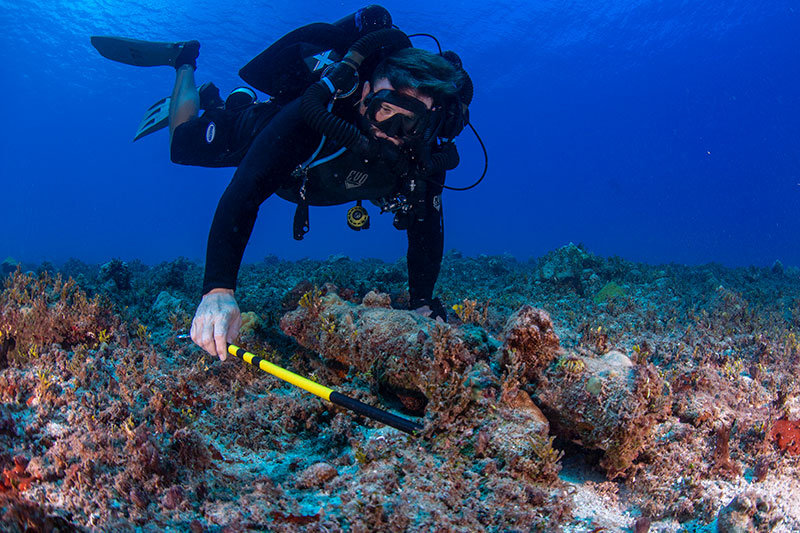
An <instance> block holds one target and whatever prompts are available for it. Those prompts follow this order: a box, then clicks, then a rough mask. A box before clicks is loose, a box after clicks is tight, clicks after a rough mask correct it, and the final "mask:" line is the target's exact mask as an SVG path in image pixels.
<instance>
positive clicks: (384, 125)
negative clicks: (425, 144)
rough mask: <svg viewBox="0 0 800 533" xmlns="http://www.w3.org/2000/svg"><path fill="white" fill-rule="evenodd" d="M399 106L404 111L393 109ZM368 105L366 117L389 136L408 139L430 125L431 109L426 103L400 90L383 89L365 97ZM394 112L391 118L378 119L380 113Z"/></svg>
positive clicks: (419, 133)
mask: <svg viewBox="0 0 800 533" xmlns="http://www.w3.org/2000/svg"><path fill="white" fill-rule="evenodd" d="M387 104H391V106H395V107H399V108H401V109H402V110H403V112H400V111H398V110H397V109H393V108H392V107H391V106H388V105H387ZM364 105H365V106H366V107H367V112H366V117H367V119H368V120H369V121H370V123H371V124H372V125H374V126H375V127H376V128H378V129H379V130H381V131H382V132H383V133H385V134H386V135H388V136H389V137H395V138H397V139H408V138H413V137H417V136H419V135H421V134H422V133H423V132H424V131H425V128H426V127H427V125H428V122H429V118H430V110H429V109H428V108H427V106H426V105H425V104H423V103H422V102H420V101H419V100H417V99H416V98H413V97H411V96H408V95H405V94H402V93H401V92H399V91H393V90H390V89H382V90H380V91H377V92H374V93H370V94H368V95H367V96H366V97H365V98H364ZM381 109H383V111H384V112H385V113H393V114H392V115H391V116H390V117H389V118H387V119H384V120H381V121H378V119H377V116H378V113H379V112H380V111H381Z"/></svg>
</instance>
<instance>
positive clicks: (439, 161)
mask: <svg viewBox="0 0 800 533" xmlns="http://www.w3.org/2000/svg"><path fill="white" fill-rule="evenodd" d="M460 162H461V158H460V157H459V155H458V150H457V149H456V145H455V143H444V144H443V145H442V151H441V152H439V153H436V154H433V155H432V156H431V160H430V163H428V165H427V166H426V168H425V169H426V170H427V174H428V175H433V174H439V173H441V172H445V171H448V170H453V169H454V168H456V167H457V166H458V164H459V163H460Z"/></svg>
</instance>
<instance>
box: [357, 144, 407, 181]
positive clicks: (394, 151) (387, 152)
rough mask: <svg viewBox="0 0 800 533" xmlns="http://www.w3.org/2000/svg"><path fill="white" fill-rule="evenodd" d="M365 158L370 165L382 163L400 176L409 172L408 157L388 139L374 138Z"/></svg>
mask: <svg viewBox="0 0 800 533" xmlns="http://www.w3.org/2000/svg"><path fill="white" fill-rule="evenodd" d="M364 158H365V159H366V160H367V162H370V163H380V164H383V165H385V166H386V167H387V168H389V169H390V170H391V171H392V172H393V173H395V174H397V175H398V176H400V175H403V174H405V173H406V172H408V170H409V161H408V155H407V154H406V153H405V152H404V151H403V150H402V149H400V148H399V147H398V146H397V145H396V144H394V143H393V142H391V141H390V140H388V139H386V138H380V137H373V138H371V139H370V140H369V144H368V146H367V148H366V150H365V153H364Z"/></svg>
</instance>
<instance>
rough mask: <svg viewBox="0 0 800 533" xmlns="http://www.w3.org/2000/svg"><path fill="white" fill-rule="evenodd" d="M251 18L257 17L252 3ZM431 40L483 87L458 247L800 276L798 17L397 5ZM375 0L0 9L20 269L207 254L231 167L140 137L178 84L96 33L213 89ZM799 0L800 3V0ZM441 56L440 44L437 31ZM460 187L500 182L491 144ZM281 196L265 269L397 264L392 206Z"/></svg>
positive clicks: (0, 220) (4, 170) (744, 9)
mask: <svg viewBox="0 0 800 533" xmlns="http://www.w3.org/2000/svg"><path fill="white" fill-rule="evenodd" d="M234 4H235V5H234ZM383 5H385V6H386V7H387V8H388V9H389V10H390V11H391V12H392V14H393V17H394V20H395V22H396V23H397V24H398V25H399V26H400V27H401V28H402V29H404V30H405V31H407V32H409V33H411V32H433V33H435V34H436V35H437V36H438V37H439V39H440V40H441V42H442V43H443V45H444V46H445V47H446V48H451V49H453V50H456V51H457V52H458V53H459V54H460V55H461V57H462V59H463V61H464V64H465V66H466V67H467V69H468V71H469V73H470V74H471V76H472V78H473V80H474V82H475V87H476V94H475V100H474V104H473V105H472V109H471V112H472V121H473V123H474V125H475V126H476V128H478V130H479V132H480V133H481V135H482V136H483V138H484V141H485V142H486V145H487V147H488V149H489V155H490V170H489V175H488V177H487V178H486V180H485V181H484V183H483V184H481V185H480V186H479V188H477V189H475V190H472V191H469V192H463V193H454V192H448V193H446V194H445V198H444V202H445V226H446V247H447V248H458V249H460V250H462V251H463V252H465V253H466V254H480V253H487V254H499V253H504V252H508V253H511V254H514V255H515V256H517V257H519V258H522V259H526V258H528V257H530V256H539V255H541V254H543V253H545V252H547V251H548V250H551V249H553V248H555V247H558V246H561V245H563V244H566V243H568V242H570V241H572V242H575V243H578V242H582V243H584V244H585V245H586V247H587V248H588V249H589V250H590V251H592V252H594V253H598V254H602V255H612V254H616V255H621V256H623V257H625V258H627V259H631V260H639V261H645V262H650V263H657V262H672V261H674V262H681V263H690V264H695V263H705V262H709V261H716V262H721V263H724V264H728V265H749V264H756V265H770V264H772V262H773V261H775V260H776V259H780V260H781V261H782V262H783V263H784V264H786V265H800V242H799V241H800V238H799V237H798V236H799V235H800V219H799V218H798V213H800V148H799V147H800V37H798V36H800V31H798V28H800V20H799V19H800V6H798V5H797V3H796V2H792V1H785V0H774V1H770V2H755V1H752V0H748V1H743V0H736V1H727V2H721V1H718V0H713V1H708V2H696V1H682V2H681V1H677V0H674V1H669V2H667V1H619V0H618V1H609V2H595V1H586V0H582V1H571V2H546V1H535V2H534V1H529V2H501V1H492V2H475V3H473V4H469V3H468V2H464V1H458V2H456V1H451V0H447V1H440V2H421V1H416V0H409V1H403V2H399V1H387V2H384V4H383ZM360 6H361V4H360V3H359V2H351V1H342V2H322V1H317V0H315V1H307V2H298V3H294V2H253V1H242V2H236V3H233V2H224V1H217V2H210V1H207V0H197V1H192V2H178V1H174V0H166V1H162V2H156V1H144V0H139V1H134V2H131V1H127V0H126V1H122V0H104V1H97V0H82V1H77V0H69V1H67V0H54V1H51V2H34V1H31V0H14V1H13V2H10V1H8V0H3V1H2V2H0V20H2V27H3V31H2V32H0V54H1V55H0V57H2V58H3V61H2V66H0V69H2V83H1V84H0V101H2V102H3V103H4V104H5V106H4V113H3V127H2V130H1V131H0V150H2V158H0V161H1V163H0V165H2V166H0V175H1V176H2V178H0V179H1V180H2V189H0V198H2V207H0V259H2V258H3V257H5V256H13V257H14V258H15V259H17V260H21V261H41V260H51V261H61V260H64V259H67V258H69V257H77V258H79V259H83V260H85V261H91V262H101V261H106V260H108V259H109V258H111V257H120V258H122V259H124V260H129V259H134V258H140V259H143V260H144V261H146V262H157V261H162V260H170V259H173V258H175V257H177V256H187V257H189V258H193V259H202V258H203V257H204V255H205V242H206V237H207V233H208V228H209V225H210V223H211V218H212V216H213V213H214V209H215V207H216V203H217V201H218V199H219V196H220V194H221V193H222V191H223V190H224V188H225V186H226V184H227V182H228V180H229V179H230V176H231V175H232V169H221V170H218V169H217V170H208V169H200V168H190V167H180V166H176V165H173V164H171V163H169V160H168V153H167V135H166V133H165V132H160V133H159V134H156V135H152V136H150V137H148V138H145V139H143V140H141V141H138V142H136V143H135V144H134V143H132V142H131V139H132V138H133V134H134V132H135V130H136V127H137V125H138V123H139V120H140V118H141V115H142V113H143V112H144V110H145V109H146V108H147V107H148V106H149V105H150V104H151V103H153V102H155V101H156V100H158V99H159V98H161V97H162V96H165V95H167V94H168V93H169V92H170V89H171V85H172V81H173V80H172V77H173V76H172V74H173V73H172V71H171V70H170V69H169V68H166V67H160V68H150V69H143V68H135V67H129V66H126V65H121V64H117V63H114V62H111V61H108V60H106V59H104V58H102V57H100V56H99V55H98V54H97V53H96V52H95V50H94V49H93V48H91V46H90V44H89V36H90V35H92V34H118V35H125V36H130V37H138V38H148V39H159V40H173V39H187V38H196V39H199V40H200V41H201V42H202V43H203V48H202V50H201V56H200V59H199V70H198V72H197V77H198V82H202V81H206V80H213V81H214V82H215V83H216V84H217V85H218V86H219V87H220V88H222V89H223V92H226V91H228V90H230V89H232V88H233V87H235V86H236V85H238V84H239V81H238V79H237V77H236V76H237V71H238V69H239V67H241V66H242V65H243V64H244V63H246V62H247V61H248V60H249V59H250V58H251V57H253V56H254V55H256V54H257V53H258V52H260V51H261V50H262V49H263V48H264V47H265V46H266V45H268V44H269V43H270V42H271V41H273V40H274V39H276V38H278V37H280V36H281V35H283V34H284V33H286V32H287V31H289V30H291V29H293V28H294V27H296V26H299V25H302V24H304V23H307V22H311V21H332V20H335V19H337V18H339V17H341V16H343V15H345V14H347V13H348V12H351V11H354V10H355V9H357V8H358V7H360ZM794 6H797V7H794ZM415 43H416V44H417V45H419V46H425V47H427V46H428V43H427V42H426V41H425V40H415ZM459 146H460V150H461V153H462V164H461V166H460V167H459V168H458V169H457V170H456V171H454V172H451V173H450V174H449V175H448V183H450V184H453V185H466V184H469V183H471V182H472V181H473V180H474V179H475V178H476V177H477V176H478V175H479V174H480V171H481V170H482V164H483V162H482V155H481V153H480V150H479V148H478V145H477V143H476V142H475V140H474V138H473V137H472V136H471V134H468V133H465V134H463V135H462V137H461V138H460V140H459ZM346 209H347V206H340V207H332V208H317V209H312V213H311V217H312V218H311V225H312V229H311V233H309V234H308V236H307V237H306V240H305V241H303V242H301V243H297V242H295V241H294V240H292V238H291V216H292V213H293V206H292V205H291V204H288V203H286V202H284V201H283V200H280V199H278V198H271V199H270V200H268V201H267V203H265V204H264V205H263V206H262V209H261V213H260V215H259V220H258V222H257V225H256V230H255V232H254V234H253V237H252V239H251V241H250V245H249V247H248V251H247V253H246V255H245V261H258V260H260V259H261V258H263V257H264V256H265V255H267V254H271V253H273V254H277V255H279V256H282V257H288V258H299V257H304V256H310V257H323V258H324V257H326V256H328V255H330V254H336V253H343V254H347V255H350V256H351V257H363V256H370V257H380V258H383V259H387V260H393V259H396V258H398V257H401V256H403V255H404V254H405V247H406V241H405V235H404V234H403V233H401V232H398V231H396V230H394V229H393V228H392V227H391V219H390V216H389V215H384V216H382V217H379V216H378V213H377V211H378V210H377V209H372V215H373V224H372V226H373V227H372V229H370V230H369V231H366V232H359V233H355V232H352V231H351V230H349V229H348V228H347V227H346V225H345V218H344V217H345V212H346Z"/></svg>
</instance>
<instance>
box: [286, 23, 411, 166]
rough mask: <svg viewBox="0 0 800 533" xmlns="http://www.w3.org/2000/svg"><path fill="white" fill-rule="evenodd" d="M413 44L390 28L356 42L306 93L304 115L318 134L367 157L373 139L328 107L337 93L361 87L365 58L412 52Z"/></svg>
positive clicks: (404, 35)
mask: <svg viewBox="0 0 800 533" xmlns="http://www.w3.org/2000/svg"><path fill="white" fill-rule="evenodd" d="M410 46H411V41H409V39H408V36H407V35H406V34H405V33H403V32H402V31H400V30H397V29H394V28H387V29H383V30H378V31H374V32H372V33H369V34H367V35H365V36H364V37H362V38H360V39H359V40H358V41H356V42H355V43H354V44H353V46H351V47H350V50H348V52H347V54H346V55H345V57H344V58H343V59H342V61H340V62H339V63H336V64H335V65H332V66H331V67H330V70H328V71H326V72H325V75H324V77H323V78H322V79H321V80H320V81H318V82H316V83H314V84H313V85H311V87H309V88H308V89H306V92H305V93H303V97H302V100H301V102H300V112H301V113H302V115H303V119H304V120H305V121H306V123H307V124H308V125H309V126H311V127H312V128H313V129H314V130H316V131H318V132H319V133H321V134H323V135H325V136H326V137H328V138H329V139H331V140H332V141H334V142H336V143H338V144H340V145H342V146H344V147H345V148H347V149H348V150H352V151H355V152H359V153H363V152H365V151H366V150H367V147H368V145H369V139H368V138H367V137H366V136H365V135H363V134H362V133H361V131H360V130H359V129H358V128H357V127H356V126H355V125H353V124H351V123H349V122H347V121H346V120H343V119H341V118H339V117H337V116H336V115H334V114H332V113H331V112H330V111H328V108H327V106H328V103H329V102H330V101H331V98H333V97H334V96H335V95H336V93H337V92H339V91H346V90H348V89H350V88H351V87H352V86H353V84H357V83H358V68H359V67H360V66H361V63H362V62H363V61H364V58H366V57H368V56H370V55H371V54H373V53H375V52H377V51H378V50H379V49H380V48H389V49H396V50H399V49H401V48H409V47H410Z"/></svg>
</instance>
